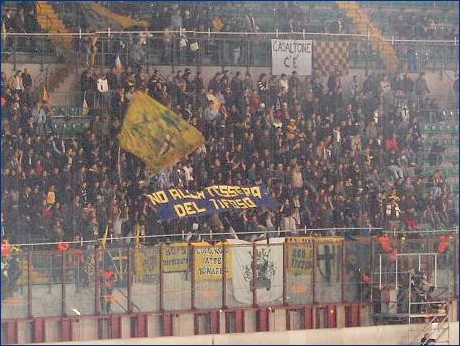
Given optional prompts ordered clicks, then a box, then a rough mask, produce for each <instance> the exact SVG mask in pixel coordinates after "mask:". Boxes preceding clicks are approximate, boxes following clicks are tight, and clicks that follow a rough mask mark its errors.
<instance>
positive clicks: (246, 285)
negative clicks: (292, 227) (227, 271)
mask: <svg viewBox="0 0 460 346" xmlns="http://www.w3.org/2000/svg"><path fill="white" fill-rule="evenodd" d="M227 241H228V242H229V243H230V244H232V245H233V246H232V261H233V276H232V285H233V296H234V298H235V300H237V301H238V302H240V303H242V304H251V303H252V298H253V291H254V290H256V294H257V303H259V304H268V303H274V302H276V301H279V300H280V299H282V296H283V243H284V238H270V242H269V244H267V241H266V240H261V241H257V242H256V249H255V251H254V248H253V247H252V243H250V242H247V241H244V240H235V239H227ZM254 255H255V256H256V264H255V269H256V273H253V257H254ZM254 279H255V282H254Z"/></svg>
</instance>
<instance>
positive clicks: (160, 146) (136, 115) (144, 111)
mask: <svg viewBox="0 0 460 346" xmlns="http://www.w3.org/2000/svg"><path fill="white" fill-rule="evenodd" d="M118 139H119V141H120V147H121V148H123V149H124V150H126V151H129V152H130V153H132V154H134V155H136V156H137V157H139V158H140V159H142V160H143V161H144V162H145V163H146V165H147V166H148V167H149V168H150V169H151V172H152V173H156V172H158V171H160V170H162V169H163V168H168V167H170V166H172V165H173V164H174V163H176V162H177V161H178V160H179V159H180V158H182V157H184V156H186V155H188V154H190V153H191V152H192V151H193V150H195V149H196V148H197V147H199V146H200V145H202V144H203V143H204V137H203V135H202V134H201V133H200V132H199V131H198V130H197V129H196V128H195V127H193V126H192V125H191V124H189V123H188V122H187V121H185V120H184V119H183V118H182V117H181V116H179V115H177V114H175V113H174V112H173V111H171V110H170V109H168V108H167V107H165V106H164V105H162V104H161V103H159V102H158V101H156V100H155V99H153V98H151V97H150V96H148V95H147V94H146V93H143V92H140V91H137V92H135V96H134V100H133V101H132V102H131V104H130V105H129V107H128V110H127V112H126V116H125V119H124V122H123V126H122V129H121V132H120V134H119V135H118Z"/></svg>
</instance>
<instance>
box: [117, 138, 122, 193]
mask: <svg viewBox="0 0 460 346" xmlns="http://www.w3.org/2000/svg"><path fill="white" fill-rule="evenodd" d="M120 152H121V148H120V146H118V157H117V170H118V180H119V182H120V184H121V165H120V155H121V154H120Z"/></svg>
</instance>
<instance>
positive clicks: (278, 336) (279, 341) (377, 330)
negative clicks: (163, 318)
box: [60, 322, 459, 345]
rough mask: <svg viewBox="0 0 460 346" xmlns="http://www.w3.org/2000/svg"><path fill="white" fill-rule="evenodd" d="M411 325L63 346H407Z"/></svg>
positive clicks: (454, 329)
mask: <svg viewBox="0 0 460 346" xmlns="http://www.w3.org/2000/svg"><path fill="white" fill-rule="evenodd" d="M408 328H409V326H408V325H391V326H375V327H355V328H338V329H316V330H295V331H287V332H262V333H235V334H220V335H216V334H213V335H195V336H193V337H190V336H187V337H159V338H136V339H118V340H94V341H91V342H88V343H85V342H78V343H77V342H65V343H60V344H63V345H75V344H80V345H85V344H87V345H89V344H92V345H109V344H110V345H133V344H147V345H256V344H259V345H260V344H265V345H326V344H331V345H369V344H373V345H407V343H408ZM458 332H459V326H458V322H451V323H450V324H449V344H450V345H458V344H459V337H458Z"/></svg>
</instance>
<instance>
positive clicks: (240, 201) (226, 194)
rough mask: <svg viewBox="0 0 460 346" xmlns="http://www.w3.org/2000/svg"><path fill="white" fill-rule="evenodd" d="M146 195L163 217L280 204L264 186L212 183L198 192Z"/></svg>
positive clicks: (163, 191) (176, 191)
mask: <svg viewBox="0 0 460 346" xmlns="http://www.w3.org/2000/svg"><path fill="white" fill-rule="evenodd" d="M145 197H146V198H148V200H149V201H150V203H152V205H153V206H154V208H155V210H156V212H157V214H158V216H159V217H160V219H162V220H171V219H177V218H184V217H189V216H200V215H207V214H214V213H221V212H224V211H230V210H238V209H240V210H242V209H252V208H275V207H277V206H279V202H277V201H276V200H274V199H273V198H272V197H271V196H270V194H269V193H268V191H267V189H266V187H265V186H263V185H256V186H248V187H246V186H235V185H213V186H209V187H205V188H204V189H202V190H199V191H189V190H185V189H176V188H171V189H164V190H159V191H156V192H152V193H149V194H145Z"/></svg>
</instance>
